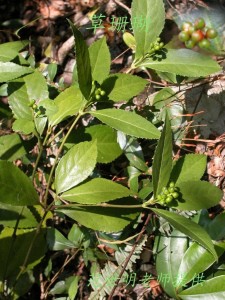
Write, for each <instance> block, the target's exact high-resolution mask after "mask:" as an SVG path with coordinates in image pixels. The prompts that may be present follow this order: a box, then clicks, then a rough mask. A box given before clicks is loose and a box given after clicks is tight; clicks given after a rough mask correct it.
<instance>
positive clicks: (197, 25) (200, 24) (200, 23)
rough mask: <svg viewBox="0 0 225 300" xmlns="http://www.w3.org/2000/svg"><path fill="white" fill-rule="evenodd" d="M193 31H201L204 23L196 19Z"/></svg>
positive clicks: (201, 19)
mask: <svg viewBox="0 0 225 300" xmlns="http://www.w3.org/2000/svg"><path fill="white" fill-rule="evenodd" d="M194 27H195V29H202V28H204V27H205V21H204V19H203V18H198V19H197V20H196V21H195V23H194Z"/></svg>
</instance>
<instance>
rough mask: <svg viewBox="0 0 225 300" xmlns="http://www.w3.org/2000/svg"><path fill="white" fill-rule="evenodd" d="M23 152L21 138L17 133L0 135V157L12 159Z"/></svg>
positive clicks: (24, 151)
mask: <svg viewBox="0 0 225 300" xmlns="http://www.w3.org/2000/svg"><path fill="white" fill-rule="evenodd" d="M25 154H26V150H25V148H24V145H23V142H22V139H21V138H20V136H19V135H18V134H17V133H13V134H8V135H3V136H1V137H0V159H2V160H8V161H14V160H16V159H18V158H21V157H22V156H23V155H25Z"/></svg>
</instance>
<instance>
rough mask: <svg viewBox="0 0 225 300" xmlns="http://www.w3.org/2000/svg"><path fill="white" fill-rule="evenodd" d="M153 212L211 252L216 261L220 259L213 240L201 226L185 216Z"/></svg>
mask: <svg viewBox="0 0 225 300" xmlns="http://www.w3.org/2000/svg"><path fill="white" fill-rule="evenodd" d="M151 210H152V211H154V212H155V213H156V214H158V215H160V216H161V217H163V218H164V219H166V220H167V221H168V222H169V223H170V224H171V225H172V226H173V227H175V228H176V229H178V230H179V231H181V232H183V233H184V234H186V235H187V236H189V237H190V238H192V239H193V240H195V241H196V242H198V243H199V244H200V245H201V246H203V247H204V248H206V249H207V250H208V251H209V252H211V253H212V255H213V256H214V258H215V259H216V260H217V259H218V257H217V254H216V251H215V249H214V246H213V243H212V241H211V238H210V237H209V235H208V233H207V232H206V231H205V230H204V229H203V228H202V227H201V226H199V225H198V224H196V223H194V222H192V221H190V220H189V219H187V218H185V217H183V216H180V215H178V214H175V213H172V212H170V211H166V210H162V209H156V208H151Z"/></svg>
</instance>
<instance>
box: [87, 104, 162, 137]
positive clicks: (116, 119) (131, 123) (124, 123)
mask: <svg viewBox="0 0 225 300" xmlns="http://www.w3.org/2000/svg"><path fill="white" fill-rule="evenodd" d="M90 114H92V115H93V116H94V117H96V118H98V119H99V120H100V121H102V122H103V123H106V124H107V125H108V126H111V127H112V128H115V129H117V130H120V131H122V132H124V133H126V134H128V135H131V136H135V137H139V138H146V139H157V138H159V136H160V133H159V131H158V129H157V128H156V127H155V126H154V125H153V124H152V123H150V122H149V121H147V120H146V119H144V118H143V117H141V116H139V115H137V114H135V113H132V112H130V111H124V110H121V109H110V108H109V109H103V110H98V111H93V112H92V111H91V112H90Z"/></svg>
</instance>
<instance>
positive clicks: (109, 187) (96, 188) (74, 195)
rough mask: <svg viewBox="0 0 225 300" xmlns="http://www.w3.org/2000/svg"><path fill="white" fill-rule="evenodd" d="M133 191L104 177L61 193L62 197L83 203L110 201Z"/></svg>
mask: <svg viewBox="0 0 225 300" xmlns="http://www.w3.org/2000/svg"><path fill="white" fill-rule="evenodd" d="M130 194H131V191H130V190H128V189H127V188H126V187H124V186H122V185H121V184H118V183H115V182H113V181H111V180H107V179H104V178H95V179H92V180H91V181H89V182H87V183H84V184H82V185H80V186H78V187H75V188H73V189H71V190H69V191H67V192H65V193H63V194H62V195H61V197H62V199H65V200H68V201H70V202H77V203H83V204H95V203H101V202H108V201H110V200H115V199H118V198H123V197H127V196H130Z"/></svg>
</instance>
